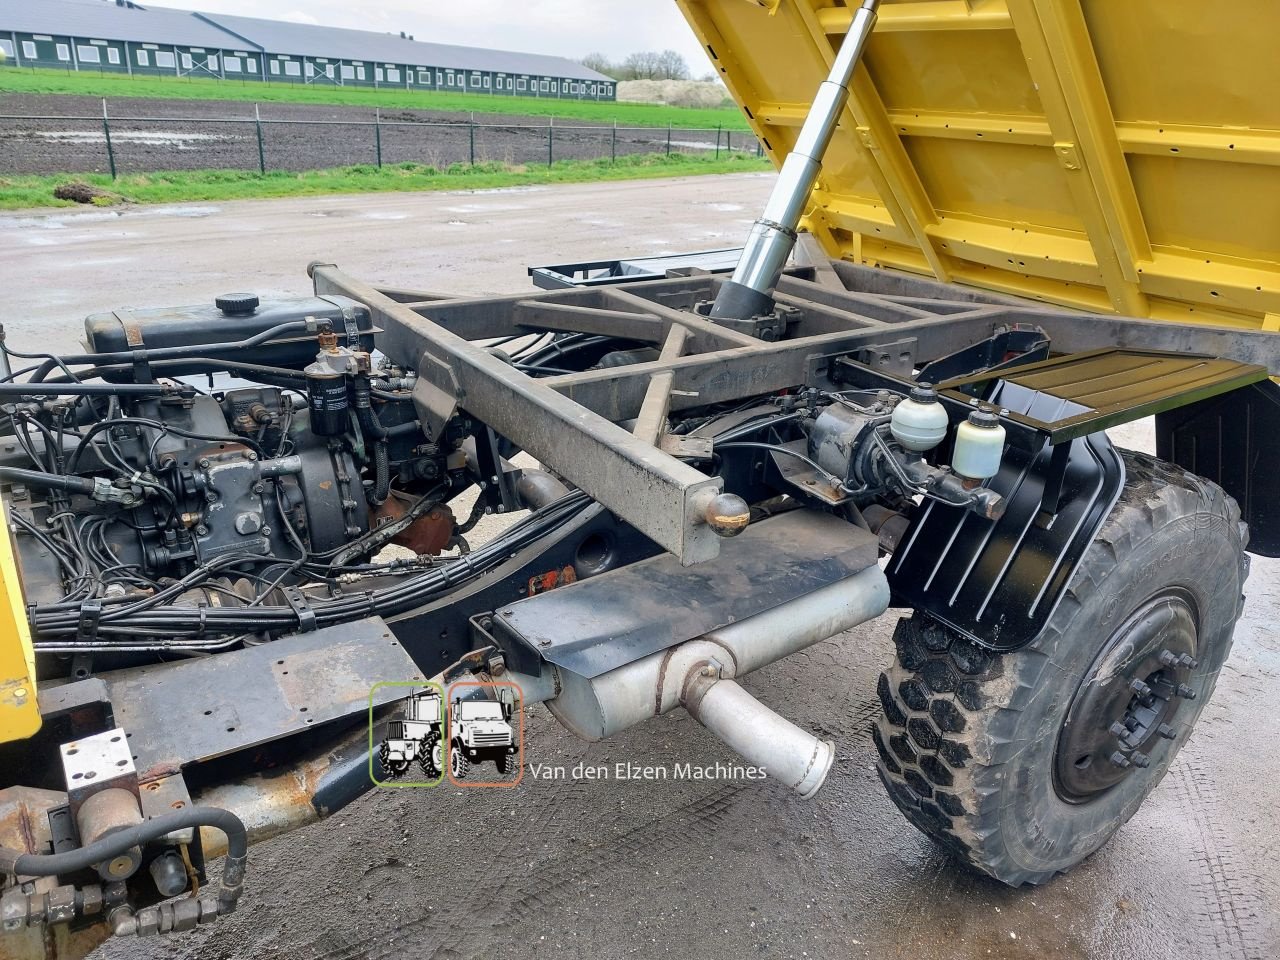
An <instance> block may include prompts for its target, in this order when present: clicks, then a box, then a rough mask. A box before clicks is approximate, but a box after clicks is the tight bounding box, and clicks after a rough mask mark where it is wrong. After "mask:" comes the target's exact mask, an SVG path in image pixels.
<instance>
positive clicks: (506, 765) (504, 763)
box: [493, 753, 516, 777]
mask: <svg viewBox="0 0 1280 960" xmlns="http://www.w3.org/2000/svg"><path fill="white" fill-rule="evenodd" d="M515 759H516V758H515V757H509V756H507V755H506V754H505V753H504V754H502V755H501V756H499V757H496V758H495V759H494V761H493V765H494V766H495V767H497V768H498V773H499V774H501V775H502V776H504V777H505V776H506V775H507V774H508V773H509V772H510V771H511V765H512V764H513V763H515Z"/></svg>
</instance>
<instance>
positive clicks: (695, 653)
mask: <svg viewBox="0 0 1280 960" xmlns="http://www.w3.org/2000/svg"><path fill="white" fill-rule="evenodd" d="M888 606H889V585H888V582H887V581H886V580H885V577H884V573H883V571H881V569H880V567H879V566H878V565H873V566H870V567H867V568H866V569H865V570H862V571H861V572H859V573H857V574H855V575H854V576H852V577H847V578H846V579H844V580H840V581H838V582H836V583H833V584H829V585H828V586H826V587H823V588H821V589H819V590H815V591H814V592H813V593H810V594H806V595H805V596H803V597H798V598H797V599H795V600H791V601H789V602H787V603H784V604H780V605H779V606H777V607H775V608H773V609H772V610H768V611H766V612H765V613H761V614H757V615H756V616H754V617H748V618H747V619H745V620H740V621H738V622H737V623H734V624H731V625H729V626H727V627H722V628H721V629H719V630H715V631H712V632H711V633H708V634H706V635H705V636H702V637H698V638H697V639H694V640H690V641H688V642H686V643H682V644H679V645H677V646H675V647H672V648H670V649H669V650H665V651H663V652H661V653H655V654H652V655H650V656H647V657H644V658H643V659H641V660H637V661H635V662H634V663H629V664H627V665H626V666H623V667H619V668H618V669H616V670H611V671H609V672H608V673H605V674H603V675H601V676H598V677H594V678H588V677H583V676H580V675H578V674H574V673H570V672H569V671H567V670H563V669H559V668H557V669H556V672H555V683H554V685H548V684H546V683H543V684H541V685H540V686H539V687H538V688H536V690H526V691H525V695H524V698H523V699H524V702H525V703H526V704H527V703H533V702H537V700H539V699H543V698H546V704H547V709H549V710H550V711H551V713H552V714H553V715H554V716H555V718H556V719H557V720H559V721H560V722H561V723H562V724H563V725H564V726H566V727H567V728H568V729H569V730H570V731H572V732H573V733H575V734H576V735H577V736H579V737H582V738H583V739H584V740H600V739H603V738H604V737H608V736H612V735H613V734H615V733H618V732H620V731H622V730H625V729H627V728H628V727H632V726H635V725H636V724H638V723H640V722H641V721H643V720H647V719H648V718H650V717H654V716H657V715H658V714H662V713H666V712H667V711H669V710H673V709H675V708H676V707H678V706H686V707H688V708H689V710H690V713H691V714H692V715H693V716H694V717H695V718H697V719H699V720H702V721H703V722H704V724H705V725H706V727H707V729H709V730H710V731H711V732H712V733H714V734H715V735H716V736H717V737H720V739H722V740H723V741H724V742H725V743H727V744H728V745H729V746H731V747H733V748H734V749H735V750H737V751H738V752H739V753H741V754H742V755H743V756H744V757H746V758H747V759H748V760H750V761H751V762H752V763H756V764H758V765H761V766H764V768H765V772H766V773H767V774H768V775H770V776H777V777H779V778H780V779H782V780H783V781H784V782H786V783H788V785H789V786H792V787H794V788H795V789H797V790H799V791H800V792H801V793H802V795H805V796H808V795H810V794H811V793H812V792H813V791H814V790H816V789H817V788H818V786H819V785H820V784H821V782H822V778H823V777H824V776H825V775H826V774H825V771H826V769H827V767H829V766H830V760H831V752H830V745H829V744H828V745H826V746H825V747H823V746H820V741H818V740H817V739H816V738H814V737H811V736H809V735H808V734H807V733H804V731H802V730H800V729H799V728H798V727H795V726H794V725H792V724H790V723H789V722H788V721H786V720H784V719H783V718H782V717H779V716H777V715H776V714H774V713H773V712H772V711H771V710H769V709H768V708H767V707H765V706H764V705H763V704H760V703H758V702H756V701H755V700H754V699H753V698H751V697H750V695H749V694H747V693H746V692H745V691H743V690H741V688H738V687H737V685H736V684H733V689H726V690H724V691H721V692H715V688H717V687H719V686H720V685H721V684H723V683H725V682H726V681H732V680H733V679H734V678H736V677H741V676H743V675H745V674H747V673H749V672H751V671H752V670H757V669H759V668H760V667H763V666H766V665H767V664H770V663H773V662H775V661H777V660H781V659H782V658H784V657H787V656H790V655H791V654H793V653H796V652H798V651H800V650H803V649H805V648H806V647H809V646H812V645H813V644H815V643H818V642H820V641H822V640H825V639H827V638H828V637H832V636H835V635H836V634H838V633H840V632H842V631H844V630H848V629H850V628H851V627H854V626H857V625H858V624H860V623H864V622H866V621H867V620H871V619H874V618H875V617H878V616H879V615H880V614H882V613H884V611H885V610H886V609H887V608H888ZM548 695H550V696H549V697H548ZM708 697H710V699H708ZM704 717H705V718H706V719H704ZM730 728H732V730H730ZM766 760H768V762H767V763H766V762H765V761H766ZM770 764H772V767H771V766H770Z"/></svg>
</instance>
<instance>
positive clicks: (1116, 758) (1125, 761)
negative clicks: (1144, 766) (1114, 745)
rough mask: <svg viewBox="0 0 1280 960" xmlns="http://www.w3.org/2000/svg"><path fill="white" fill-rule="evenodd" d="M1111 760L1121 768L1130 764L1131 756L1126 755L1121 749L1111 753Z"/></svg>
mask: <svg viewBox="0 0 1280 960" xmlns="http://www.w3.org/2000/svg"><path fill="white" fill-rule="evenodd" d="M1111 762H1112V763H1113V764H1115V765H1116V766H1117V767H1119V768H1120V769H1121V770H1123V769H1125V768H1126V767H1128V766H1129V758H1128V757H1126V756H1125V755H1124V754H1123V753H1121V752H1120V751H1119V750H1117V751H1116V752H1115V753H1113V754H1112V755H1111Z"/></svg>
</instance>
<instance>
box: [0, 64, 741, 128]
mask: <svg viewBox="0 0 1280 960" xmlns="http://www.w3.org/2000/svg"><path fill="white" fill-rule="evenodd" d="M3 93H58V94H75V95H79V96H92V97H107V98H108V99H110V98H112V97H151V98H158V99H163V100H242V101H245V102H247V103H271V102H278V103H304V104H330V105H340V106H347V107H381V108H382V109H384V110H391V109H412V110H440V111H447V112H451V113H470V112H472V111H474V112H475V113H505V114H514V115H519V116H536V117H555V118H556V119H558V120H559V119H563V120H588V121H595V122H599V123H612V122H613V121H614V120H616V121H617V122H618V123H619V124H621V125H624V126H638V127H644V126H653V127H665V126H666V125H667V124H668V123H670V124H671V125H673V126H676V127H685V128H701V129H712V130H714V129H715V128H716V127H717V126H723V127H724V128H725V129H726V130H746V129H747V123H746V119H745V118H744V117H743V115H742V112H741V111H740V110H738V109H737V108H736V107H732V106H726V107H710V108H702V107H669V106H665V105H663V104H654V103H608V102H605V103H597V102H594V101H590V100H556V99H549V98H540V97H498V96H489V95H488V94H482V93H447V92H436V91H428V90H399V89H397V90H389V89H386V88H383V89H381V90H372V89H368V88H351V89H347V88H345V87H320V86H315V85H303V84H287V83H262V82H259V81H252V80H215V79H193V78H189V77H181V78H178V77H171V78H167V79H162V78H160V77H130V76H116V75H111V74H97V73H67V72H64V71H61V70H26V69H17V68H3V69H0V94H3Z"/></svg>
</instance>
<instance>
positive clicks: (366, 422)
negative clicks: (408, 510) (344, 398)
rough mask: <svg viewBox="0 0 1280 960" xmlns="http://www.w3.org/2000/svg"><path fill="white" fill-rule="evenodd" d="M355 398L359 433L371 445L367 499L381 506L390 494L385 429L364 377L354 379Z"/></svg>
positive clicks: (353, 391)
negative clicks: (370, 481) (370, 479)
mask: <svg viewBox="0 0 1280 960" xmlns="http://www.w3.org/2000/svg"><path fill="white" fill-rule="evenodd" d="M352 393H353V394H354V397H355V407H356V422H358V423H359V424H360V433H361V435H362V436H363V437H364V442H365V444H366V446H367V445H369V444H372V445H373V493H372V494H371V495H370V497H369V501H370V503H372V504H373V506H375V507H377V506H381V505H382V504H383V503H385V502H386V500H387V497H388V496H389V495H390V494H391V463H390V460H389V458H388V456H387V429H386V427H384V426H383V425H382V422H381V421H380V420H379V419H378V415H377V414H376V413H374V411H373V401H372V400H371V399H370V396H369V381H368V379H367V378H365V377H359V378H357V379H356V382H355V385H354V386H353V387H352Z"/></svg>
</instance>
